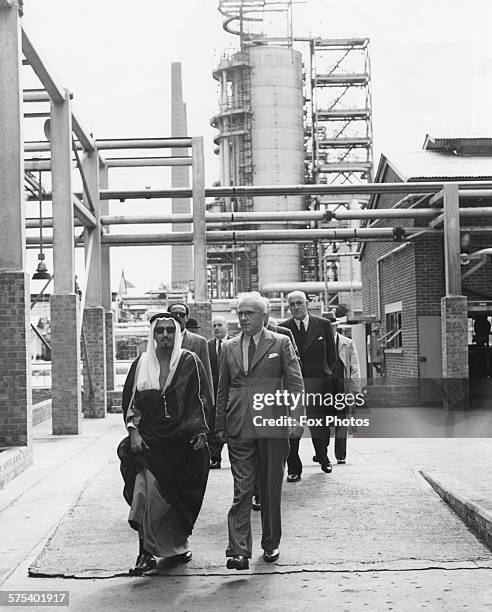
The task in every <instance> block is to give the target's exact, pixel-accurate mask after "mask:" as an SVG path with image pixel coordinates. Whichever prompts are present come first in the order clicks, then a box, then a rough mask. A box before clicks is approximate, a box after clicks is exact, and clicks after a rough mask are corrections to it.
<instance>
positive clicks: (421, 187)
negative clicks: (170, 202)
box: [44, 141, 492, 214]
mask: <svg viewBox="0 0 492 612" xmlns="http://www.w3.org/2000/svg"><path fill="white" fill-rule="evenodd" d="M98 143H99V141H96V144H98ZM456 184H457V185H458V186H459V189H460V195H462V196H463V197H467V198H471V197H473V198H483V197H486V196H487V197H490V198H492V182H490V181H469V182H468V183H466V182H464V183H456ZM442 185H443V183H366V184H364V185H362V184H361V185H353V184H344V185H284V186H282V185H265V186H261V185H239V186H235V187H234V186H231V187H209V188H208V189H205V197H207V198H225V197H232V198H234V197H240V196H272V195H330V194H337V195H339V194H352V193H353V194H355V193H357V194H366V195H367V194H378V193H409V192H411V193H412V194H419V193H433V192H435V191H438V190H439V189H441V188H442ZM477 186H480V187H483V189H476V187H477ZM192 195H193V194H192V189H191V188H189V187H185V188H182V187H179V188H168V189H132V190H128V189H124V190H123V189H120V190H114V189H101V190H100V198H101V200H120V201H123V200H139V199H143V200H150V199H160V198H191V197H192ZM44 199H46V200H49V199H50V194H49V193H48V194H46V195H45V196H44ZM371 210H372V209H371ZM402 210H404V209H402ZM416 210H420V209H416ZM424 210H425V209H424ZM346 212H347V213H348V212H349V211H346ZM429 214H430V213H429Z"/></svg>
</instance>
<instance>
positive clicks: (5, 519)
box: [0, 415, 492, 611]
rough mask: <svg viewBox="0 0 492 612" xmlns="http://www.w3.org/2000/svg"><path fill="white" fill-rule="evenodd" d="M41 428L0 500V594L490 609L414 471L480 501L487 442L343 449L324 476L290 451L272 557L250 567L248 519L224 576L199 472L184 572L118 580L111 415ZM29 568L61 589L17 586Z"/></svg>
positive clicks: (491, 564) (119, 538)
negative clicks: (238, 555) (245, 565)
mask: <svg viewBox="0 0 492 612" xmlns="http://www.w3.org/2000/svg"><path fill="white" fill-rule="evenodd" d="M48 427H49V426H48V424H46V423H45V424H42V425H40V426H37V427H36V428H35V432H36V433H35V437H36V441H35V445H34V465H33V466H32V467H31V468H29V469H28V470H26V471H25V472H24V473H23V474H21V475H20V476H19V477H17V478H16V479H15V480H14V481H13V482H11V483H9V484H8V485H7V486H6V487H5V489H4V490H2V491H0V542H2V547H1V548H2V555H1V556H0V589H1V590H14V589H21V588H22V589H27V590H31V591H32V590H69V591H70V609H73V610H87V609H88V608H89V607H90V608H92V609H95V610H134V609H135V607H137V606H138V607H139V609H143V610H154V609H155V610H162V609H165V610H198V609H214V610H225V609H230V608H231V607H235V608H236V609H243V610H287V609H292V608H296V609H299V610H304V609H305V610H308V609H310V610H312V609H315V610H318V609H319V610H322V609H327V608H330V609H334V610H350V611H352V610H368V609H377V610H417V609H428V610H446V611H448V610H466V609H469V610H473V611H475V610H490V609H491V608H492V590H491V585H492V554H491V552H490V551H489V550H488V549H487V548H486V547H485V546H484V545H483V544H482V543H481V542H480V541H479V540H478V539H477V538H476V537H475V536H474V535H472V534H471V532H470V531H469V530H468V529H467V528H466V527H465V526H464V525H463V523H462V521H461V520H460V519H459V518H458V517H457V516H456V515H455V514H454V513H453V512H452V511H451V510H449V508H448V506H447V505H446V504H445V503H444V502H443V501H442V500H441V498H440V497H439V496H438V495H437V494H436V493H435V492H434V491H433V490H432V489H431V487H430V486H429V484H428V483H427V482H426V481H425V480H424V479H423V477H422V476H421V475H420V473H419V470H424V471H427V472H429V473H432V474H434V475H436V474H437V476H438V477H439V478H441V479H444V480H445V479H446V478H448V479H453V480H454V482H457V483H459V485H460V486H461V487H464V488H465V489H466V490H467V491H470V494H471V492H473V493H474V495H475V496H476V497H477V496H479V497H480V498H481V499H482V500H483V501H484V503H488V502H490V501H492V444H491V441H490V440H489V439H404V440H403V439H384V440H375V439H355V440H349V456H348V463H347V465H345V466H334V470H333V473H332V474H331V475H325V474H323V473H322V472H321V471H320V469H319V466H317V465H314V464H313V463H312V461H311V457H312V446H311V441H310V440H303V441H302V443H301V453H302V456H303V459H304V461H305V471H304V474H303V479H302V481H301V482H300V483H296V484H285V488H284V501H283V508H284V509H283V514H284V536H283V541H282V548H281V558H280V560H279V562H278V563H277V564H272V565H266V564H265V563H263V562H262V560H261V550H260V549H259V517H258V516H257V515H256V514H254V515H253V524H254V529H255V549H254V558H253V560H252V564H251V569H250V570H249V571H248V572H244V573H238V572H229V571H228V570H226V569H225V567H224V562H225V557H224V548H225V544H226V541H225V537H226V524H225V516H226V512H227V509H228V506H229V503H230V500H231V496H232V479H231V476H230V472H229V470H228V469H225V468H226V466H224V468H223V469H222V470H220V471H218V470H217V471H212V472H211V473H210V479H209V487H208V490H207V495H206V499H205V502H204V506H203V510H202V513H201V515H200V517H199V520H198V522H197V525H196V529H195V533H194V535H193V538H192V548H193V552H194V559H193V561H192V563H191V564H190V566H189V567H185V568H179V569H178V570H177V571H174V572H170V573H169V572H163V573H162V574H161V575H158V576H155V577H149V578H130V577H128V576H125V575H124V574H125V572H126V571H127V569H128V568H129V567H130V566H131V565H132V563H133V561H134V557H135V540H136V538H135V533H134V532H133V531H132V530H131V529H129V527H128V525H127V523H126V515H127V506H126V505H125V504H124V502H122V500H121V497H120V492H121V482H120V481H119V475H118V464H117V462H116V460H115V454H114V453H115V448H116V445H117V443H118V441H119V440H120V439H121V438H122V437H123V436H124V433H125V432H124V429H123V426H122V423H121V416H120V415H108V417H107V418H106V419H104V420H85V421H84V422H83V434H82V435H81V436H77V437H53V436H51V435H50V434H49V428H48ZM47 541H48V542H49V543H48V545H46V543H47ZM40 553H43V554H42V555H41V556H40ZM29 568H32V569H31V571H32V572H33V573H37V574H38V575H39V574H43V575H44V576H63V577H29V576H28V569H29ZM74 575H75V576H78V577H83V578H85V579H84V580H80V579H76V578H69V576H74ZM102 578H104V579H102Z"/></svg>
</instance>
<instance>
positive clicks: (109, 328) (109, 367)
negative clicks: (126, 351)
mask: <svg viewBox="0 0 492 612" xmlns="http://www.w3.org/2000/svg"><path fill="white" fill-rule="evenodd" d="M104 318H105V333H106V390H107V391H112V390H113V389H114V381H115V359H116V347H115V342H114V314H113V312H112V311H111V310H109V311H107V312H106V313H105V315H104Z"/></svg>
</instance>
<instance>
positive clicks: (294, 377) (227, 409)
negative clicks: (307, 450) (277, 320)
mask: <svg viewBox="0 0 492 612" xmlns="http://www.w3.org/2000/svg"><path fill="white" fill-rule="evenodd" d="M242 337H243V334H238V335H237V336H235V337H234V338H232V339H231V340H229V341H228V342H226V344H225V345H224V346H223V349H222V360H221V364H220V373H219V389H218V393H217V403H216V421H215V429H216V431H226V433H227V435H228V436H237V435H239V434H240V433H241V430H242V428H243V425H245V426H246V427H248V429H249V431H254V434H256V435H258V436H260V437H278V436H279V435H286V434H287V433H288V431H287V427H282V426H277V425H275V426H273V427H268V426H263V425H262V426H259V427H258V426H252V423H245V419H247V418H248V419H253V417H255V416H260V417H265V418H275V419H276V418H278V417H280V416H291V417H295V418H299V416H300V415H301V414H302V413H303V408H302V405H303V402H302V401H299V402H298V404H297V409H296V410H291V409H290V406H288V405H283V403H280V404H277V403H275V404H274V405H272V406H267V405H264V406H263V407H262V408H261V409H258V407H257V404H256V402H255V395H256V394H266V393H275V392H276V391H277V390H280V391H282V390H284V389H285V390H287V391H288V392H289V393H294V394H297V393H299V394H301V393H302V391H303V390H304V385H303V381H302V375H301V368H300V366H299V361H298V360H297V358H296V355H295V353H294V348H293V345H292V342H291V341H290V340H289V338H288V337H287V336H284V335H281V334H277V333H275V332H271V331H269V330H268V329H263V333H262V335H261V336H260V341H259V342H258V346H257V347H256V352H255V355H254V358H253V363H252V365H251V368H250V369H249V372H248V373H246V372H245V370H244V364H243V356H242V348H241V341H242ZM255 405H256V408H255Z"/></svg>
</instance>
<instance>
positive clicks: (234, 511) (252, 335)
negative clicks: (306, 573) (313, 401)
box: [216, 294, 304, 570]
mask: <svg viewBox="0 0 492 612" xmlns="http://www.w3.org/2000/svg"><path fill="white" fill-rule="evenodd" d="M265 312H266V304H265V301H264V300H263V298H261V296H260V297H258V296H257V295H255V294H244V295H243V296H242V297H241V299H240V301H239V306H238V317H239V323H240V326H241V331H242V333H241V334H238V335H237V336H235V337H234V338H232V339H231V340H229V341H228V342H226V344H225V346H224V349H223V353H222V360H221V363H220V376H219V390H218V394H217V419H216V431H217V435H218V436H219V437H220V438H221V439H222V440H225V439H226V437H227V446H228V450H229V459H230V462H231V470H232V475H233V478H234V500H233V504H232V507H231V509H230V510H229V514H228V528H229V545H228V547H227V551H226V555H227V556H228V557H229V559H228V560H227V567H228V569H237V570H244V569H248V567H249V561H248V559H249V558H251V553H252V534H251V498H252V495H253V491H254V486H255V479H256V474H257V472H258V477H259V489H260V496H261V523H262V540H261V546H262V548H263V551H264V552H263V558H264V560H265V561H267V562H273V561H276V560H277V559H278V557H279V554H280V553H279V550H278V546H279V543H280V536H281V520H280V503H281V494H282V481H283V474H284V469H285V461H286V459H287V455H288V452H289V442H288V435H289V427H288V424H289V421H288V417H291V418H296V417H299V416H300V414H301V412H302V410H301V409H300V406H299V404H300V403H301V402H299V403H298V404H297V406H296V409H295V410H291V406H290V405H289V402H287V403H285V402H282V401H280V400H275V401H274V402H273V403H271V402H270V401H267V395H266V394H273V395H275V394H276V392H277V391H279V392H281V391H283V390H286V391H287V392H288V394H302V391H303V389H304V387H303V383H302V375H301V369H300V367H299V362H298V360H297V358H296V356H295V353H294V349H293V347H292V343H291V342H290V340H289V339H288V338H287V337H286V336H283V335H280V334H276V333H273V332H271V331H269V330H267V329H265V328H264V316H265ZM289 397H291V395H289ZM260 398H264V399H265V401H261V402H260ZM257 402H260V406H258V404H257ZM263 419H280V421H281V423H280V424H275V425H270V424H269V423H268V421H266V422H265V421H264V420H263ZM284 423H285V424H284Z"/></svg>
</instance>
